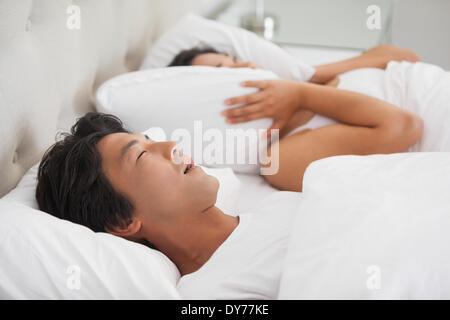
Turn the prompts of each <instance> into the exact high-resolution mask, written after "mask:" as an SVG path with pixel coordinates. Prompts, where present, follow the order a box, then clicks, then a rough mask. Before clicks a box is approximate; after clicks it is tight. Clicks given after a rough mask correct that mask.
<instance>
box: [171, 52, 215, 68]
mask: <svg viewBox="0 0 450 320" xmlns="http://www.w3.org/2000/svg"><path fill="white" fill-rule="evenodd" d="M205 53H219V52H218V51H217V50H215V49H213V48H192V49H188V50H183V51H181V52H180V53H179V54H177V55H176V56H175V58H173V60H172V62H171V63H170V64H169V65H168V67H177V66H190V65H191V64H192V61H193V60H194V58H195V57H197V56H199V55H201V54H205Z"/></svg>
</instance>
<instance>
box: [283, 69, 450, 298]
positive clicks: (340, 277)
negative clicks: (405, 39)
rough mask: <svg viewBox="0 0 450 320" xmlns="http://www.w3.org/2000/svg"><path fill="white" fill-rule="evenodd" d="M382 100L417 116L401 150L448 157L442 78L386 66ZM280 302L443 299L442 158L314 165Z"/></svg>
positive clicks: (446, 232)
mask: <svg viewBox="0 0 450 320" xmlns="http://www.w3.org/2000/svg"><path fill="white" fill-rule="evenodd" d="M386 93H387V98H388V100H389V101H390V102H392V103H395V104H396V105H398V106H400V107H402V108H406V109H408V110H410V111H412V112H414V113H416V114H419V115H420V116H421V117H422V118H423V119H424V121H425V130H424V135H423V137H422V139H421V140H420V141H419V142H418V143H417V144H416V145H414V146H413V147H412V148H411V149H410V151H450V73H449V72H445V71H444V70H442V69H441V68H439V67H436V66H432V65H428V64H424V63H418V64H410V63H406V62H403V63H390V65H389V67H388V70H387V71H386ZM279 298H280V299H372V298H373V299H433V298H438V299H450V152H410V153H401V154H391V155H371V156H336V157H330V158H326V159H322V160H319V161H315V162H313V163H312V164H311V165H310V166H309V167H308V168H307V170H306V172H305V175H304V178H303V201H302V204H301V206H300V208H299V211H298V213H297V216H296V218H295V222H294V224H293V227H292V235H291V239H290V245H289V249H288V253H287V257H286V261H285V263H284V268H283V273H282V278H281V285H280V290H279Z"/></svg>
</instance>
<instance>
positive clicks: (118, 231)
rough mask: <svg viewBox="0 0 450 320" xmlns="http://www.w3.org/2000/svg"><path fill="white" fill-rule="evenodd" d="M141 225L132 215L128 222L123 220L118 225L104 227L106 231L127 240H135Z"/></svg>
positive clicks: (137, 237)
mask: <svg viewBox="0 0 450 320" xmlns="http://www.w3.org/2000/svg"><path fill="white" fill-rule="evenodd" d="M141 227H142V222H141V221H140V220H138V219H136V218H134V217H133V218H132V219H131V221H129V222H128V223H127V222H124V223H122V224H121V225H120V226H115V227H112V228H106V231H107V232H108V233H111V234H113V235H115V236H119V237H122V238H126V239H129V240H137V239H139V238H140V236H139V231H140V230H141Z"/></svg>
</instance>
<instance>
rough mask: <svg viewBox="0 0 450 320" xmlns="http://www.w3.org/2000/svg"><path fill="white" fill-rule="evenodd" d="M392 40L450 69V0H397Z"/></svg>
mask: <svg viewBox="0 0 450 320" xmlns="http://www.w3.org/2000/svg"><path fill="white" fill-rule="evenodd" d="M392 42H393V43H394V44H396V45H399V46H403V47H407V48H411V49H414V50H415V51H416V52H418V53H419V55H420V56H421V57H422V59H423V60H424V61H425V62H429V63H434V64H437V65H440V66H441V67H443V68H445V69H447V70H450V0H395V7H394V20H393V28H392Z"/></svg>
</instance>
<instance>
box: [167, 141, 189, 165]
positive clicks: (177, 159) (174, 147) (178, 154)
mask: <svg viewBox="0 0 450 320" xmlns="http://www.w3.org/2000/svg"><path fill="white" fill-rule="evenodd" d="M168 149H169V151H170V160H172V162H173V163H175V164H178V165H179V164H183V163H188V162H189V156H186V155H185V154H184V153H183V148H182V147H181V146H180V145H179V144H178V143H177V142H174V141H172V142H169V148H168Z"/></svg>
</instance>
